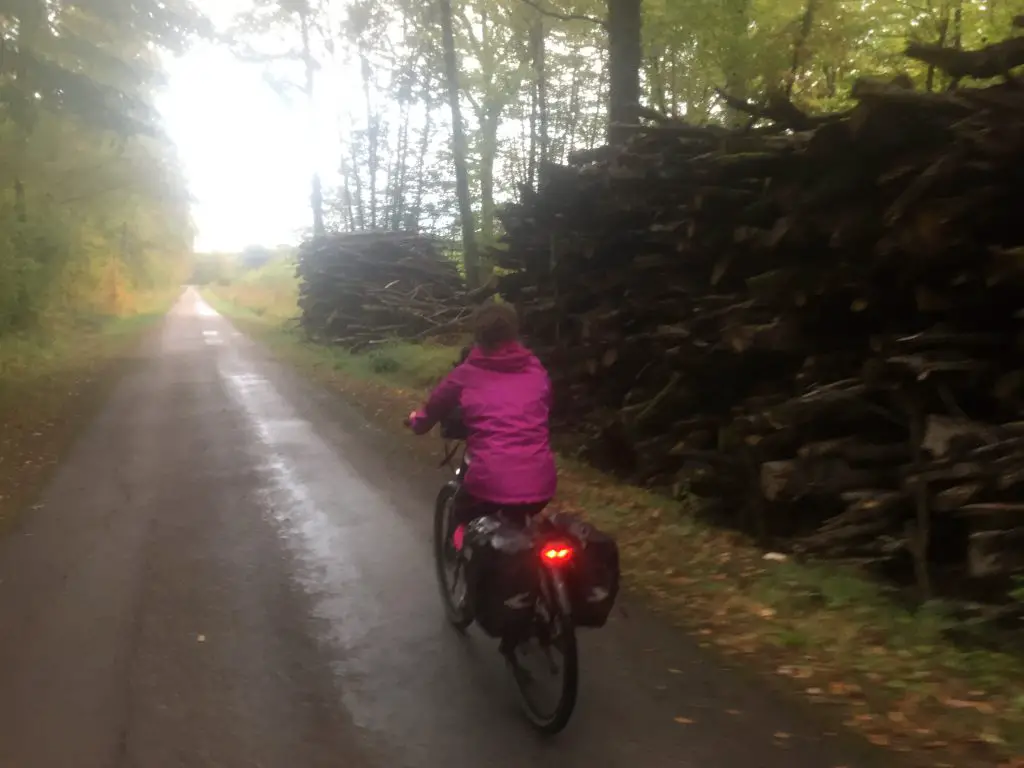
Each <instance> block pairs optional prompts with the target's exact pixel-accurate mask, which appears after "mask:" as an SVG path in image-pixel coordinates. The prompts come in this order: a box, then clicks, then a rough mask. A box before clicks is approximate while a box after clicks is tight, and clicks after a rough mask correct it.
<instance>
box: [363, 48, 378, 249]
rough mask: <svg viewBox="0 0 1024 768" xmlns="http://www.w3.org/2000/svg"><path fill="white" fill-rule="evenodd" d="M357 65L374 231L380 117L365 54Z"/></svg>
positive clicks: (373, 227)
mask: <svg viewBox="0 0 1024 768" xmlns="http://www.w3.org/2000/svg"><path fill="white" fill-rule="evenodd" d="M359 63H360V68H361V70H362V75H363V98H364V100H365V102H366V138H367V141H368V146H367V152H368V153H369V154H368V156H367V162H366V165H367V170H368V171H369V173H370V229H376V228H377V226H378V222H377V174H378V172H379V171H380V157H379V156H378V151H379V148H380V117H379V116H378V115H376V114H374V111H373V99H372V97H371V95H370V80H371V79H372V77H373V71H372V70H371V69H370V60H369V59H368V58H367V56H366V53H365V52H361V53H360V54H359Z"/></svg>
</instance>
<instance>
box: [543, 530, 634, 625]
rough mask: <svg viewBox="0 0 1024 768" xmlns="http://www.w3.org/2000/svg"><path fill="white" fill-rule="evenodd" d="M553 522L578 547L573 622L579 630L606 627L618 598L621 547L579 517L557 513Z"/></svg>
mask: <svg viewBox="0 0 1024 768" xmlns="http://www.w3.org/2000/svg"><path fill="white" fill-rule="evenodd" d="M551 522H552V523H553V524H554V526H555V528H556V529H557V530H559V531H561V532H562V533H563V534H564V535H566V536H567V537H568V538H569V539H570V540H571V541H572V543H573V546H574V547H575V553H574V555H573V561H574V563H573V578H572V579H570V580H569V591H570V595H569V596H570V599H571V600H572V618H573V622H574V623H575V624H576V626H578V627H603V626H604V625H605V623H606V622H607V621H608V616H609V615H610V614H611V612H612V607H614V605H615V598H616V597H618V594H619V546H618V544H616V542H615V539H613V538H612V537H611V536H609V535H608V534H606V533H604V532H602V531H600V530H598V528H597V527H595V526H594V525H592V524H590V523H588V522H586V521H585V520H580V519H579V518H578V517H573V516H572V515H566V514H562V513H558V512H555V513H553V514H552V515H551Z"/></svg>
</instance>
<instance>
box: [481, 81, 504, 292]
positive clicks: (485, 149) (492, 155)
mask: <svg viewBox="0 0 1024 768" xmlns="http://www.w3.org/2000/svg"><path fill="white" fill-rule="evenodd" d="M483 108H484V113H483V116H482V119H481V120H480V238H481V241H482V242H483V243H484V244H485V245H490V244H491V243H492V241H493V240H494V163H495V160H496V159H497V157H498V125H499V124H500V123H501V113H502V112H503V111H504V104H502V103H501V102H500V101H493V102H491V103H486V102H485V103H484V105H483ZM481 277H483V275H481Z"/></svg>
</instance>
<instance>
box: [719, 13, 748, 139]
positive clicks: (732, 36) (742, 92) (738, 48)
mask: <svg viewBox="0 0 1024 768" xmlns="http://www.w3.org/2000/svg"><path fill="white" fill-rule="evenodd" d="M750 3H751V0H727V2H726V4H725V10H726V25H727V27H728V29H727V30H726V35H725V39H726V40H727V42H726V43H725V49H724V51H723V53H722V69H723V70H724V71H725V91H726V93H728V94H729V95H730V96H735V97H736V98H738V99H746V98H747V93H748V90H749V86H750V83H749V82H748V78H749V74H748V71H747V70H748V68H749V65H748V58H749V57H748V55H747V41H748V32H747V29H748V28H749V26H750ZM726 115H727V120H728V123H729V124H730V125H732V126H734V127H739V126H742V125H744V124H745V123H746V122H748V121H749V120H750V115H748V114H747V113H746V112H742V111H740V110H736V109H727V110H726Z"/></svg>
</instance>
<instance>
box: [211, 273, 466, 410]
mask: <svg viewBox="0 0 1024 768" xmlns="http://www.w3.org/2000/svg"><path fill="white" fill-rule="evenodd" d="M242 295H244V294H242ZM204 296H205V298H206V300H207V301H208V302H209V303H210V305H211V306H213V308H214V309H216V310H217V311H218V312H221V313H222V314H224V315H227V316H229V317H231V318H232V319H233V320H234V321H235V322H236V323H238V324H239V325H240V326H241V327H242V328H246V329H250V330H254V331H256V332H257V333H258V334H259V336H260V337H261V338H263V339H264V340H266V341H268V342H269V343H270V344H271V346H272V347H274V348H275V350H276V351H278V352H283V353H286V354H287V353H291V355H292V356H295V355H296V354H298V355H300V356H301V358H302V360H303V362H305V363H306V365H308V366H312V367H314V368H318V369H328V370H331V371H334V372H336V373H341V374H345V375H348V376H353V377H356V378H358V379H361V380H365V381H371V380H374V381H381V382H384V383H385V384H387V385H389V386H391V387H396V388H399V389H413V390H424V389H427V388H429V387H430V386H432V385H433V384H435V383H436V382H438V381H439V380H440V379H441V378H442V377H443V376H444V375H445V374H446V373H447V372H448V371H450V370H451V367H452V365H453V364H454V363H455V361H456V360H457V359H458V350H457V349H454V348H452V347H449V346H442V345H434V344H411V343H408V342H401V341H394V342H387V343H383V344H380V345H378V346H376V347H375V348H374V349H372V350H370V351H369V352H363V353H358V354H353V353H351V352H348V351H346V350H344V349H341V348H340V347H329V346H324V345H321V344H314V343H311V342H308V341H306V340H305V339H304V338H303V336H302V333H301V332H300V331H299V330H298V328H297V327H296V325H295V323H294V322H293V321H292V318H293V317H294V312H280V311H278V312H274V311H270V310H269V309H268V308H267V307H266V306H265V305H261V307H260V310H258V311H254V310H253V309H252V308H251V307H248V306H245V305H239V304H238V303H237V301H238V296H239V292H238V291H232V290H225V288H224V287H222V286H217V287H216V288H209V289H207V290H206V291H204Z"/></svg>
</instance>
